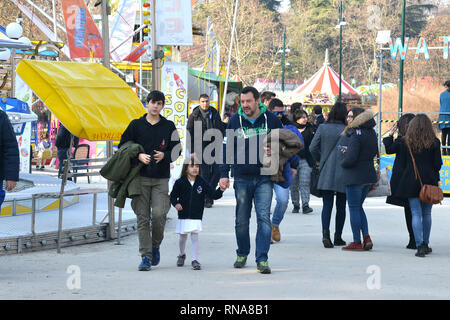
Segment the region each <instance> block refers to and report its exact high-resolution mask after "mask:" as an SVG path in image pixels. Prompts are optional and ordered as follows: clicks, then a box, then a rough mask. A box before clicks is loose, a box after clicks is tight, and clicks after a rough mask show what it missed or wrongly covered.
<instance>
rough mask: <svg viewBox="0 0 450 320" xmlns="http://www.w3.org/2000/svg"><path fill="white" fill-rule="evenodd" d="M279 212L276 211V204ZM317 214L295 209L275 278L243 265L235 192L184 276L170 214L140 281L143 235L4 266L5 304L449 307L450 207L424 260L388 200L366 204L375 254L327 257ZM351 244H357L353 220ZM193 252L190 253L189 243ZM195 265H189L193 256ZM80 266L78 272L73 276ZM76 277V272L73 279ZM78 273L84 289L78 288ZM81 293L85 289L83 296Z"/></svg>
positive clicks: (6, 260)
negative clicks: (238, 264)
mask: <svg viewBox="0 0 450 320" xmlns="http://www.w3.org/2000/svg"><path fill="white" fill-rule="evenodd" d="M273 205H274V203H273ZM311 206H312V208H313V209H314V213H313V214H310V215H303V214H292V213H291V210H292V206H289V208H288V212H287V213H286V215H285V219H284V221H283V222H282V224H281V235H282V240H281V242H280V243H276V244H274V245H272V247H271V250H270V252H269V264H270V266H271V268H272V274H270V275H262V274H259V273H257V272H256V264H255V262H254V237H255V232H256V221H255V218H254V214H253V216H252V221H251V237H252V252H251V254H250V256H249V260H248V265H247V267H246V268H244V269H241V270H238V269H234V268H233V267H232V265H233V262H234V260H235V250H236V244H235V243H236V241H235V235H234V197H233V192H232V190H227V192H226V193H225V195H224V198H222V199H221V200H219V201H218V202H217V203H216V205H215V206H214V207H213V208H212V209H206V211H205V215H204V231H203V232H202V233H201V235H200V259H199V260H200V262H201V263H202V266H203V270H201V271H194V270H192V269H191V268H190V266H189V263H188V265H187V266H185V267H183V268H178V267H176V256H177V254H178V235H176V234H175V222H176V213H175V210H174V209H171V211H170V212H169V217H170V218H171V219H170V220H169V221H168V223H167V228H166V234H165V239H164V242H163V244H162V247H161V255H162V256H161V263H160V265H159V266H157V267H154V268H153V269H152V271H150V272H138V271H137V266H138V264H139V262H140V258H139V254H138V241H137V236H136V235H132V236H129V237H126V238H124V239H123V245H120V246H117V245H114V243H112V242H106V243H99V244H93V245H84V246H79V247H71V248H63V250H62V253H61V254H57V253H56V252H55V251H53V250H52V251H46V252H37V253H27V254H21V255H12V256H1V257H0V269H1V272H0V287H1V288H2V290H0V299H75V300H78V299H200V300H202V299H238V300H240V299H449V298H450V281H449V279H450V268H449V265H450V236H449V231H450V215H449V212H450V199H449V198H446V199H445V201H444V204H443V205H442V206H439V205H438V206H434V208H433V227H432V234H431V246H432V248H433V253H432V254H431V255H430V256H427V257H426V258H417V257H415V256H414V251H411V250H407V249H405V245H406V243H407V232H406V226H405V223H404V217H403V213H402V210H401V208H396V207H393V206H389V205H386V204H385V203H384V200H383V199H369V200H368V201H367V203H366V205H365V208H366V209H367V214H368V221H369V229H370V234H371V236H372V239H373V242H374V249H373V251H371V252H343V251H342V250H341V249H340V248H334V249H325V248H323V246H322V243H321V224H320V210H321V200H320V199H317V198H313V199H312V202H311ZM343 238H344V240H346V241H349V240H351V230H350V225H349V218H348V217H347V221H346V224H345V229H344V235H343ZM187 250H188V251H187V252H188V253H190V243H189V242H188V246H187ZM186 261H187V262H188V261H190V259H189V255H188V259H187V260H186ZM74 266H75V267H74ZM68 271H69V273H68ZM78 271H79V275H80V277H79V280H80V281H79V282H77V281H76V280H74V279H77V278H76V277H75V275H76V274H78ZM78 285H79V288H78Z"/></svg>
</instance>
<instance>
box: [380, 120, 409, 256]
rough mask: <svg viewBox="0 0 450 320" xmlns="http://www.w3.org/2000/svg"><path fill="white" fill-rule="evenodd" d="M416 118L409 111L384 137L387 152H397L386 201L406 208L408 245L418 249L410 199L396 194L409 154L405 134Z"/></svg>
mask: <svg viewBox="0 0 450 320" xmlns="http://www.w3.org/2000/svg"><path fill="white" fill-rule="evenodd" d="M413 118H414V114H412V113H407V114H404V115H402V116H401V117H400V119H399V120H398V123H397V124H395V125H394V126H393V127H392V129H391V131H390V132H389V136H388V137H386V138H384V139H383V144H384V146H385V148H386V153H387V154H394V153H395V154H396V156H395V161H394V166H393V168H392V175H391V182H390V183H391V195H390V196H388V197H387V199H386V203H389V204H392V205H395V206H401V207H403V208H404V210H405V220H406V226H407V228H408V233H409V243H408V245H407V246H406V248H408V249H417V247H416V240H415V239H414V232H413V228H412V215H411V208H410V207H409V202H408V199H406V198H400V197H397V196H395V195H394V194H395V193H396V192H397V188H398V183H399V181H400V178H401V176H402V174H403V171H404V170H405V168H404V167H403V166H402V164H403V163H404V159H405V157H406V155H407V153H406V151H407V150H406V148H404V147H402V146H404V144H405V138H404V137H405V135H406V130H407V129H408V124H409V122H410V121H411V120H412V119H413ZM397 129H398V137H397V139H395V140H394V134H395V132H396V131H397Z"/></svg>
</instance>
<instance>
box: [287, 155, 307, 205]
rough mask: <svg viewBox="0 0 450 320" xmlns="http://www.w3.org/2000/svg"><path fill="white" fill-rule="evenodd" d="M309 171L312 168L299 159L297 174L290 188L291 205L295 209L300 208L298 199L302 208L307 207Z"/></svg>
mask: <svg viewBox="0 0 450 320" xmlns="http://www.w3.org/2000/svg"><path fill="white" fill-rule="evenodd" d="M311 171H312V168H311V167H310V166H309V165H308V161H306V160H305V159H300V163H299V164H298V168H297V174H296V175H295V178H294V180H293V181H292V184H291V187H290V189H291V200H292V204H293V205H294V206H296V207H300V197H301V199H302V207H305V206H307V205H309V199H310V182H311Z"/></svg>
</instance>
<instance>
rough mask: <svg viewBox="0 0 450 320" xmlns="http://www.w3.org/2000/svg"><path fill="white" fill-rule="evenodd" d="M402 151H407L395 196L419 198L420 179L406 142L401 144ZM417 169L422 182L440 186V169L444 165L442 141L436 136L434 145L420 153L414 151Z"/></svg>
mask: <svg viewBox="0 0 450 320" xmlns="http://www.w3.org/2000/svg"><path fill="white" fill-rule="evenodd" d="M401 148H402V149H404V150H402V151H401V152H404V153H406V157H404V158H403V160H402V162H401V163H400V165H401V166H402V167H404V168H405V169H404V170H403V173H402V176H401V177H400V181H399V184H398V187H397V189H396V191H395V194H394V195H395V196H397V197H400V198H406V199H407V198H418V197H419V194H420V189H421V188H422V187H421V185H420V181H419V179H418V178H417V179H416V176H415V174H414V167H413V162H412V159H411V155H410V153H409V150H408V147H407V145H406V143H405V144H403V145H402V146H401ZM413 156H414V160H415V161H416V166H417V170H418V171H419V174H420V178H421V179H422V183H423V184H424V185H425V184H430V185H433V186H438V185H439V181H440V176H439V170H441V167H442V156H441V142H440V141H439V140H438V139H437V138H436V139H435V140H434V143H433V145H432V146H431V147H430V148H429V149H426V150H423V151H422V152H420V153H416V152H414V151H413Z"/></svg>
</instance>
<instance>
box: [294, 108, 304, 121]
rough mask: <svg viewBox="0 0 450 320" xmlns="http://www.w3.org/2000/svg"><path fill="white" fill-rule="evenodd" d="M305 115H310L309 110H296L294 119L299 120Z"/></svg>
mask: <svg viewBox="0 0 450 320" xmlns="http://www.w3.org/2000/svg"><path fill="white" fill-rule="evenodd" d="M303 116H306V117H308V112H306V111H305V110H295V112H294V114H293V115H292V120H294V122H297V120H298V119H300V118H301V117H303Z"/></svg>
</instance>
